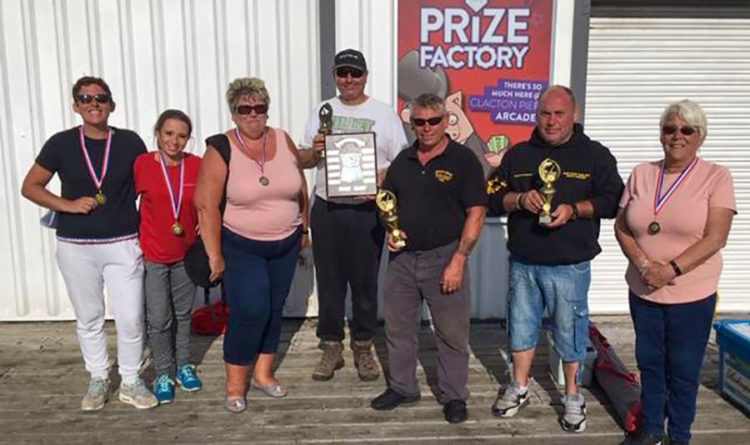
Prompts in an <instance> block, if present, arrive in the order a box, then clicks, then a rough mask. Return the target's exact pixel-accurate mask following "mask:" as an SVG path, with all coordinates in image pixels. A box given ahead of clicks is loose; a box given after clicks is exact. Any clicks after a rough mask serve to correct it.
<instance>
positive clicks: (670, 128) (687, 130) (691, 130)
mask: <svg viewBox="0 0 750 445" xmlns="http://www.w3.org/2000/svg"><path fill="white" fill-rule="evenodd" d="M677 131H679V132H680V133H681V134H682V135H683V136H692V135H693V134H695V133H697V132H698V129H697V128H695V127H680V128H677V127H676V126H674V125H665V126H663V127H661V132H662V134H665V135H667V136H671V135H673V134H675V133H676V132H677Z"/></svg>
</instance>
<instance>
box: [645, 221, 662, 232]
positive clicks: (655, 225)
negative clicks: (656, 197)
mask: <svg viewBox="0 0 750 445" xmlns="http://www.w3.org/2000/svg"><path fill="white" fill-rule="evenodd" d="M660 230H661V224H659V221H651V224H649V225H648V234H649V235H656V234H657V233H659V231H660Z"/></svg>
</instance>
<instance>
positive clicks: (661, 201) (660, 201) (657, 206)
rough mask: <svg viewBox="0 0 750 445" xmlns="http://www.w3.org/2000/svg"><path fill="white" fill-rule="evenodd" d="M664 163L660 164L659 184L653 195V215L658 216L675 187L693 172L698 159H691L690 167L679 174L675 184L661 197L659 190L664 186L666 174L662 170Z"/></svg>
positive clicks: (664, 170)
mask: <svg viewBox="0 0 750 445" xmlns="http://www.w3.org/2000/svg"><path fill="white" fill-rule="evenodd" d="M665 163H666V162H662V164H661V169H659V183H658V184H657V185H656V194H654V215H658V214H659V212H660V211H661V209H662V208H664V206H665V205H666V204H667V201H669V198H671V197H672V195H674V193H675V191H677V187H679V186H680V185H681V184H682V183H683V182H685V179H687V177H688V175H689V174H690V172H691V171H693V169H694V168H695V165H696V164H697V163H698V158H697V157H696V158H695V159H693V162H691V163H690V165H688V166H687V168H685V170H683V171H682V173H680V176H678V177H677V179H676V180H675V182H673V183H672V185H671V186H669V189H667V191H666V193H664V195H663V196H662V194H661V189H662V187H663V186H664V175H665V174H666V169H665V168H664V165H665Z"/></svg>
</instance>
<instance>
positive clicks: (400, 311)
mask: <svg viewBox="0 0 750 445" xmlns="http://www.w3.org/2000/svg"><path fill="white" fill-rule="evenodd" d="M455 251H456V243H455V242H454V243H452V244H449V245H447V246H442V247H438V248H436V249H432V250H428V251H421V252H402V253H398V254H396V255H393V254H391V259H390V262H389V263H388V276H387V278H386V285H385V292H384V296H383V303H384V308H383V309H384V315H385V336H386V343H387V345H388V370H389V377H388V386H389V387H390V388H391V389H393V390H395V391H396V392H398V393H400V394H402V395H406V396H411V395H417V394H419V392H420V391H419V382H418V381H417V358H418V357H417V355H418V352H419V339H418V335H419V326H420V325H419V321H420V318H419V317H420V315H421V308H422V300H423V299H424V300H426V301H427V305H428V306H429V309H430V314H431V316H432V320H433V324H434V326H435V337H436V342H437V349H438V389H439V394H437V399H438V402H440V403H443V404H444V403H447V402H449V401H451V400H466V399H467V398H468V397H469V389H468V387H467V381H468V376H469V315H470V313H469V310H470V308H469V305H470V292H469V272H468V267H467V268H466V269H464V282H463V285H462V286H461V288H460V289H459V290H458V291H457V292H455V293H452V294H443V293H442V291H441V289H440V278H441V276H442V273H443V270H444V269H445V267H446V266H447V265H448V263H449V262H450V260H451V257H452V256H453V253H454V252H455Z"/></svg>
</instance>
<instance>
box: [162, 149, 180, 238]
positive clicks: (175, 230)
mask: <svg viewBox="0 0 750 445" xmlns="http://www.w3.org/2000/svg"><path fill="white" fill-rule="evenodd" d="M159 164H161V172H162V173H163V174H164V182H166V183H167V191H168V192H169V204H170V205H171V208H172V216H174V224H172V234H174V235H175V236H182V235H183V234H184V233H185V228H184V227H182V224H180V209H181V208H182V191H183V189H184V184H185V182H184V179H185V161H184V159H183V157H182V156H180V182H179V186H178V187H179V188H178V189H177V197H176V199H175V193H174V190H172V180H171V179H170V177H169V171H168V170H167V163H166V162H165V161H164V155H163V154H162V152H161V151H160V152H159Z"/></svg>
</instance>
